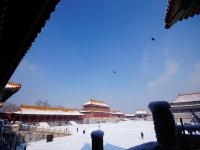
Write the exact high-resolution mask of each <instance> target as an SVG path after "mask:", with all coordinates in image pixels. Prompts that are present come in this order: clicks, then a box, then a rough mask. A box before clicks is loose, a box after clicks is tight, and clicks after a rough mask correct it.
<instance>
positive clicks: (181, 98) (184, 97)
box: [172, 93, 200, 103]
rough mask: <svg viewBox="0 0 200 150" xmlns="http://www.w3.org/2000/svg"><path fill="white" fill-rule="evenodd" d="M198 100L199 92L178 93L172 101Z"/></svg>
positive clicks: (199, 99) (199, 97)
mask: <svg viewBox="0 0 200 150" xmlns="http://www.w3.org/2000/svg"><path fill="white" fill-rule="evenodd" d="M193 101H200V93H185V94H178V96H177V97H176V99H175V100H174V101H172V103H180V102H193Z"/></svg>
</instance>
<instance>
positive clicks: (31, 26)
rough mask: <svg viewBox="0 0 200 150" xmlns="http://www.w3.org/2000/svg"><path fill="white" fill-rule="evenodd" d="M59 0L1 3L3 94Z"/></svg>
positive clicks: (3, 0)
mask: <svg viewBox="0 0 200 150" xmlns="http://www.w3.org/2000/svg"><path fill="white" fill-rule="evenodd" d="M58 2H59V0H0V91H1V90H2V89H3V88H4V87H5V85H6V83H7V82H8V80H9V79H10V77H11V75H12V74H13V73H14V71H15V69H16V68H17V66H18V64H19V63H20V61H21V59H22V58H23V57H24V55H25V54H26V52H27V50H28V49H29V48H30V47H31V44H32V43H33V42H34V40H35V38H36V37H37V35H38V33H40V32H41V29H42V27H44V25H45V22H46V20H48V19H49V17H50V14H51V12H53V11H54V10H55V7H56V5H57V4H58Z"/></svg>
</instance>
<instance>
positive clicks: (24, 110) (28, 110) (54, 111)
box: [14, 105, 83, 115]
mask: <svg viewBox="0 0 200 150" xmlns="http://www.w3.org/2000/svg"><path fill="white" fill-rule="evenodd" d="M14 113H17V114H34V115H83V114H81V113H80V112H79V111H78V110H76V109H66V108H51V107H43V106H24V105H22V106H21V110H20V111H17V112H14Z"/></svg>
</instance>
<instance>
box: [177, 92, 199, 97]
mask: <svg viewBox="0 0 200 150" xmlns="http://www.w3.org/2000/svg"><path fill="white" fill-rule="evenodd" d="M193 94H200V92H190V93H178V96H184V95H193Z"/></svg>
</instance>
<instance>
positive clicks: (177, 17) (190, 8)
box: [165, 0, 200, 29]
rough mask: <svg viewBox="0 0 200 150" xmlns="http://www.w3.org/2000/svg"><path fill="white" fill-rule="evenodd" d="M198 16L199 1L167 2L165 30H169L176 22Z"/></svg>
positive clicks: (199, 12)
mask: <svg viewBox="0 0 200 150" xmlns="http://www.w3.org/2000/svg"><path fill="white" fill-rule="evenodd" d="M198 14H200V0H168V6H167V12H166V15H165V28H166V29H169V28H170V27H171V26H172V25H173V24H175V23H176V22H177V21H182V20H183V19H188V18H189V17H193V16H194V15H198Z"/></svg>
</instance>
